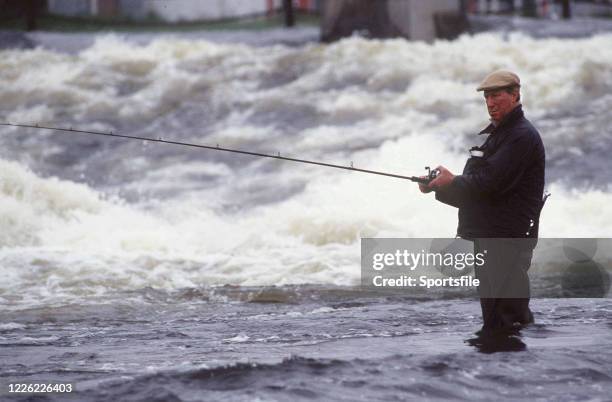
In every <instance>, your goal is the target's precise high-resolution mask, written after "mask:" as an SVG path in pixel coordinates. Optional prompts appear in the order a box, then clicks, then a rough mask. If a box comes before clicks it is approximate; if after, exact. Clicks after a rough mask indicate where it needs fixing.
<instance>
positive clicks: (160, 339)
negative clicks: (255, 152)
mask: <svg viewBox="0 0 612 402" xmlns="http://www.w3.org/2000/svg"><path fill="white" fill-rule="evenodd" d="M117 296H118V299H117V300H115V301H109V302H107V303H104V304H93V305H86V306H78V305H68V306H62V307H59V306H58V307H48V308H37V309H31V310H25V311H20V312H15V313H6V312H5V313H2V314H0V320H1V322H3V323H4V324H2V325H1V326H0V328H1V329H0V359H1V360H2V361H3V362H4V364H3V367H2V370H1V371H0V376H1V377H0V384H1V386H2V393H1V394H0V395H1V396H2V398H10V399H14V400H35V399H34V398H33V396H31V395H28V396H26V395H23V396H19V395H15V394H13V395H9V394H8V393H7V389H8V385H7V384H9V383H57V382H62V383H72V384H74V387H75V389H76V391H75V392H74V393H73V394H71V395H70V396H67V395H61V394H45V395H43V394H39V395H37V396H36V400H64V399H71V400H79V401H112V400H122V401H123V400H126V401H174V400H176V401H215V400H218V401H230V400H231V401H242V400H245V401H247V400H248V401H250V400H261V401H292V400H309V399H313V398H315V399H316V398H318V399H321V400H334V401H353V400H363V401H371V400H414V399H422V398H424V399H430V400H431V399H433V400H436V399H460V400H490V399H491V397H492V395H498V396H499V397H501V399H502V400H516V399H519V398H520V399H522V398H528V399H532V400H533V399H542V400H584V399H589V400H606V399H607V398H608V397H609V395H610V391H611V390H612V362H611V359H612V352H611V350H612V337H610V333H611V330H612V319H611V318H610V317H611V314H612V301H610V300H609V299H565V300H563V299H536V300H534V301H533V302H532V307H533V310H534V312H535V318H536V324H535V325H532V326H531V327H529V328H527V329H524V330H523V331H522V332H521V333H519V334H514V335H499V336H496V337H484V338H480V339H479V338H478V337H477V336H476V335H475V334H474V332H475V331H476V330H477V329H478V328H479V325H480V316H479V305H478V303H477V301H475V300H461V299H447V300H444V299H441V300H427V299H420V300H419V299H415V298H408V297H403V296H401V295H391V296H389V295H388V296H384V295H376V294H371V293H369V294H368V293H365V292H360V291H357V290H355V289H351V288H317V287H285V288H250V289H239V288H227V287H226V288H221V289H217V290H215V291H210V290H208V291H205V290H185V291H182V292H179V293H176V294H173V295H168V294H164V293H162V292H159V291H154V290H145V291H142V292H136V293H132V294H125V295H117ZM119 296H121V297H119ZM121 299H123V301H122V300H121ZM137 299H140V301H136V300H137ZM7 323H10V324H7Z"/></svg>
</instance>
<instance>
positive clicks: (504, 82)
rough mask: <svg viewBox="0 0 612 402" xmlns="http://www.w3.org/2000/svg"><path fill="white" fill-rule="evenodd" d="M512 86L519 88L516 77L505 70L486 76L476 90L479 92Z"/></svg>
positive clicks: (518, 81) (519, 82) (519, 83)
mask: <svg viewBox="0 0 612 402" xmlns="http://www.w3.org/2000/svg"><path fill="white" fill-rule="evenodd" d="M514 86H519V87H520V86H521V80H520V79H519V77H518V75H516V74H514V73H513V72H511V71H507V70H497V71H495V72H492V73H491V74H489V75H487V76H486V77H485V79H484V80H483V81H482V82H481V83H480V85H479V86H478V88H477V89H476V90H477V91H479V92H480V91H488V90H493V89H501V88H508V87H514Z"/></svg>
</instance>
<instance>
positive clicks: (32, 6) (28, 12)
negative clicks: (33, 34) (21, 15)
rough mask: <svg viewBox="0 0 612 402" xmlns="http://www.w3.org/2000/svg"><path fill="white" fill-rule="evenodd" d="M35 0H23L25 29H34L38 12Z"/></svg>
mask: <svg viewBox="0 0 612 402" xmlns="http://www.w3.org/2000/svg"><path fill="white" fill-rule="evenodd" d="M36 3H38V2H37V1H36V0H26V1H25V17H26V30H27V31H35V30H36V15H37V14H38V8H37V4H36Z"/></svg>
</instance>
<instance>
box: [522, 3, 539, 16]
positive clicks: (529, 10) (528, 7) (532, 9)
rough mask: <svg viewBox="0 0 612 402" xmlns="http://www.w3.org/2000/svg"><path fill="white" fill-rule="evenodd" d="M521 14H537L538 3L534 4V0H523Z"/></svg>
mask: <svg viewBox="0 0 612 402" xmlns="http://www.w3.org/2000/svg"><path fill="white" fill-rule="evenodd" d="M523 16H525V17H537V16H538V5H537V4H536V0H523Z"/></svg>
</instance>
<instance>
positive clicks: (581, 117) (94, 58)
mask: <svg viewBox="0 0 612 402" xmlns="http://www.w3.org/2000/svg"><path fill="white" fill-rule="evenodd" d="M611 39H612V36H611V35H598V36H594V37H592V38H588V39H574V40H569V39H564V40H563V41H561V40H556V39H546V40H537V39H532V38H528V37H526V36H522V35H510V36H509V37H507V38H504V37H503V36H501V35H497V34H482V35H477V36H473V37H472V36H464V37H462V38H460V39H459V40H457V41H454V42H444V41H440V42H436V43H434V44H432V45H428V44H425V43H420V42H407V41H404V40H388V41H375V40H364V39H361V38H351V39H347V40H344V41H341V42H338V43H334V44H331V45H320V44H310V45H306V46H302V47H299V48H288V47H284V46H270V47H250V46H246V45H235V44H215V43H211V42H206V41H202V40H184V39H172V38H162V39H157V40H153V41H152V42H151V43H149V44H146V45H137V44H134V43H131V42H129V41H128V40H125V39H124V38H121V37H118V36H112V35H111V36H102V37H100V38H99V39H98V40H97V41H96V42H95V44H94V45H93V46H92V47H90V48H88V49H86V50H84V51H82V52H80V53H78V54H76V55H66V54H62V53H57V52H51V51H48V50H44V49H41V48H38V49H34V50H21V51H3V52H1V54H2V57H0V88H2V89H1V90H0V104H2V107H1V109H0V117H2V120H8V121H12V122H21V123H40V124H49V125H59V126H68V125H74V126H75V127H80V128H84V129H88V128H90V129H102V130H110V129H112V130H120V131H122V132H125V133H128V134H142V135H146V136H151V137H158V136H160V135H163V136H164V138H173V139H174V138H176V139H179V140H190V141H196V142H201V143H209V144H214V143H220V144H222V145H224V146H232V147H238V148H243V149H255V150H258V151H264V152H269V153H276V152H277V151H283V154H286V155H287V156H297V157H305V158H312V159H320V160H324V161H327V162H331V163H341V164H346V165H349V163H351V162H353V163H354V165H355V166H356V167H361V168H366V169H376V170H383V171H389V172H393V173H398V174H407V175H412V174H419V173H420V172H421V171H422V167H423V166H426V165H431V164H434V166H435V164H436V163H437V162H439V163H443V164H444V165H445V166H447V167H449V168H450V169H451V170H452V171H455V172H457V171H460V170H461V168H462V166H463V163H464V161H465V149H467V147H469V146H470V145H473V144H476V143H480V142H482V139H480V138H477V137H476V136H475V135H474V133H475V132H477V131H478V130H479V129H480V128H481V127H483V126H484V125H485V124H486V119H485V109H484V107H483V105H482V100H481V98H480V97H479V96H478V95H475V92H474V87H475V85H476V83H477V82H478V80H479V79H481V77H482V76H483V75H485V74H486V73H488V72H489V71H490V70H493V69H495V68H500V67H505V68H510V69H514V70H517V71H518V72H519V73H520V76H521V77H522V80H523V83H524V89H523V101H524V104H525V108H526V110H527V113H528V116H529V117H530V118H532V120H533V121H534V122H535V123H536V125H537V126H538V127H540V130H541V131H542V136H543V138H544V141H545V143H546V146H547V152H548V155H549V165H548V166H549V172H548V177H549V183H548V185H547V186H548V187H549V188H550V190H551V191H552V193H553V197H552V198H551V199H550V201H549V203H548V205H547V206H546V208H545V210H544V212H543V216H542V223H541V233H540V234H541V236H543V237H597V236H599V237H607V236H610V229H609V228H610V227H612V211H610V210H609V208H606V206H607V205H610V202H612V194H611V193H610V192H609V191H608V182H601V180H600V179H601V178H602V177H605V176H607V175H605V176H603V175H601V173H600V172H601V171H604V172H605V171H609V170H610V169H609V167H610V166H609V158H608V157H607V151H608V150H609V149H610V148H609V147H610V146H612V140H611V139H612V133H611V132H610V126H609V118H610V110H612V96H610V95H609V94H610V92H611V90H612V51H610V49H609V46H607V44H609V43H610V40H611ZM493 56H494V57H493ZM41 59H42V60H45V63H40V60H41ZM568 127H569V128H568ZM1 133H2V136H1V137H0V138H1V140H0V141H1V143H2V144H3V147H2V151H1V155H2V159H0V190H1V193H0V246H1V248H0V261H1V263H2V266H3V271H4V274H5V277H6V280H4V281H2V283H1V284H0V297H2V299H3V300H5V301H6V302H7V303H8V304H16V305H22V304H31V303H41V302H49V301H53V300H55V301H58V302H65V301H67V300H72V299H74V298H77V299H78V298H82V297H84V296H87V297H93V296H96V295H104V294H107V293H108V292H112V291H121V290H135V289H141V288H144V287H153V288H163V289H177V288H184V287H199V286H207V285H222V284H239V285H272V284H277V285H283V284H290V283H319V284H335V285H355V284H358V283H359V274H360V273H359V256H360V253H359V239H360V238H361V237H370V236H379V237H449V236H452V235H453V234H454V230H455V227H456V211H455V210H453V209H452V208H449V207H446V206H444V205H442V204H439V203H434V202H433V201H432V198H433V197H432V195H429V196H422V195H421V194H419V193H418V191H417V189H416V186H415V185H414V184H411V183H407V182H403V181H399V180H397V179H391V178H382V177H377V176H368V175H361V174H357V173H348V172H342V171H332V170H327V169H323V168H318V167H309V166H297V165H292V164H289V163H285V164H283V163H279V162H275V161H265V160H251V159H244V158H242V159H240V158H241V157H236V158H233V157H225V156H219V155H217V154H212V153H194V152H192V151H189V152H187V151H185V150H182V149H176V148H172V147H163V146H154V145H143V144H139V143H133V142H130V143H128V142H102V140H100V141H96V140H91V141H90V139H88V138H86V139H83V138H82V137H77V138H74V137H69V136H65V137H64V136H62V135H59V134H51V133H48V132H38V131H33V130H16V129H9V128H3V129H2V130H1ZM591 152H592V153H591ZM600 154H601V155H603V156H601V158H600ZM586 156H588V157H586ZM604 157H605V159H603V158H604ZM568 161H569V162H568ZM602 161H604V162H603V163H608V166H607V167H603V168H602V167H601V166H600V167H599V169H587V168H590V165H589V163H592V164H593V163H595V164H596V162H597V163H601V162H602ZM605 161H608V162H605ZM582 169H585V172H586V176H580V175H579V172H581V171H582ZM34 172H36V173H34ZM571 175H574V176H571ZM570 176H571V177H573V178H577V179H579V180H576V181H574V182H570V184H568V181H567V180H564V178H567V177H570ZM57 177H59V178H57ZM116 194H120V195H121V194H127V195H129V196H125V197H117V196H116ZM3 303H4V302H3Z"/></svg>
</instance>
